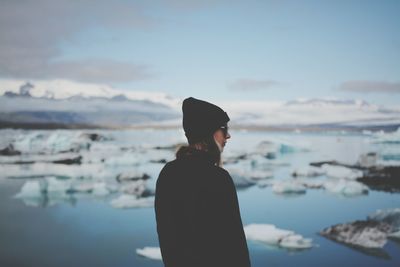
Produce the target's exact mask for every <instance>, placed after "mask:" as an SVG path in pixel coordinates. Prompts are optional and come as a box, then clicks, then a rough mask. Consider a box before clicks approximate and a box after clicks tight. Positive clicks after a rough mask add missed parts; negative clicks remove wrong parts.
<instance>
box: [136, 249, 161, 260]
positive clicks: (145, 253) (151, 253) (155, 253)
mask: <svg viewBox="0 0 400 267" xmlns="http://www.w3.org/2000/svg"><path fill="white" fill-rule="evenodd" d="M136 253H137V254H138V255H140V256H142V257H146V258H149V259H152V260H162V255H161V250H160V248H159V247H144V248H138V249H136Z"/></svg>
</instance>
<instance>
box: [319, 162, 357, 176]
mask: <svg viewBox="0 0 400 267" xmlns="http://www.w3.org/2000/svg"><path fill="white" fill-rule="evenodd" d="M322 169H323V170H325V172H326V176H328V177H330V178H338V179H348V180H355V179H357V178H360V177H363V172H362V171H360V170H356V169H351V168H347V167H344V166H336V165H330V164H324V165H322Z"/></svg>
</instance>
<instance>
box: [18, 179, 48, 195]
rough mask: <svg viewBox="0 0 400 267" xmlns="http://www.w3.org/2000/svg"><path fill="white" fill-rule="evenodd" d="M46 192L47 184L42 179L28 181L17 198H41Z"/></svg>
mask: <svg viewBox="0 0 400 267" xmlns="http://www.w3.org/2000/svg"><path fill="white" fill-rule="evenodd" d="M45 192H46V185H45V184H44V183H43V182H42V181H27V182H25V183H24V185H23V186H22V188H21V191H20V192H19V193H18V194H16V195H15V197H16V198H40V197H41V196H42V194H44V193H45Z"/></svg>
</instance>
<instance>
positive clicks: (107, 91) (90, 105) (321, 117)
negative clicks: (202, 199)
mask: <svg viewBox="0 0 400 267" xmlns="http://www.w3.org/2000/svg"><path fill="white" fill-rule="evenodd" d="M1 85H2V86H1V87H0V95H1V94H2V96H0V125H1V126H2V127H7V126H13V125H18V124H29V125H37V124H42V125H46V124H56V125H55V127H58V125H67V126H71V125H72V126H73V127H82V125H83V126H85V125H93V126H101V127H104V126H105V127H108V126H111V127H126V126H133V125H134V126H137V125H138V124H141V125H143V124H145V125H152V126H157V125H160V126H176V127H179V126H180V125H181V103H182V99H178V98H173V97H171V96H168V95H167V94H165V93H159V92H139V91H126V90H122V89H116V88H112V87H109V86H104V85H94V84H82V83H74V82H70V81H60V80H56V81H46V82H44V81H42V82H41V81H38V82H35V83H34V84H32V83H22V84H21V82H19V83H18V82H17V81H15V82H14V81H8V83H4V82H2V83H1ZM216 104H218V105H220V106H221V107H222V108H223V109H225V110H226V111H227V112H228V114H229V116H230V117H231V123H230V124H231V125H234V126H240V127H244V128H252V127H256V128H278V129H284V130H285V129H288V130H292V129H313V130H314V129H323V130H326V129H335V130H336V129H356V130H361V129H379V128H385V129H388V128H390V129H396V128H397V127H399V126H400V106H397V107H383V106H379V105H375V104H370V103H368V102H366V101H364V100H353V99H344V100H343V99H334V98H304V99H297V100H292V101H287V102H284V101H275V102H273V101H268V102H267V101H229V102H217V103H216ZM26 127H31V126H26Z"/></svg>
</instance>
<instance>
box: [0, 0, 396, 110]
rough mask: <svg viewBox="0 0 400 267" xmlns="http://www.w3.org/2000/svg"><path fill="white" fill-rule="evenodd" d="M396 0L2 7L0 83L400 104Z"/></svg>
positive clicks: (54, 1)
mask: <svg viewBox="0 0 400 267" xmlns="http://www.w3.org/2000/svg"><path fill="white" fill-rule="evenodd" d="M399 14H400V1H398V0H393V1H391V0H381V1H378V0H374V1H372V0H371V1H369V0H359V1H352V0H335V1H334V0H331V1H328V0H324V1H308V0H297V1H296V0H291V1H289V0H269V1H268V0H264V1H253V0H249V1H235V0H231V1H224V0H221V1H217V0H216V1H211V0H210V1H208V0H203V1H194V0H186V1H185V0H164V1H156V0H153V1H152V0H150V1H127V0H124V1H118V0H116V1H106V0H98V1H91V0H81V1H70V0H25V1H11V0H0V86H1V85H2V84H6V83H5V81H7V80H10V79H13V80H21V82H23V81H31V82H33V83H34V82H35V81H51V80H58V79H61V80H69V81H74V82H77V83H88V84H103V85H108V86H113V87H116V88H120V89H123V90H128V91H147V92H163V93H167V94H169V95H171V96H173V97H178V98H185V97H187V96H194V97H198V98H201V99H205V100H209V101H222V100H223V101H288V100H293V99H299V98H338V99H362V100H365V101H368V102H371V103H376V104H381V105H396V104H398V103H400V101H399V100H400V30H399V28H400V16H399Z"/></svg>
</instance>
